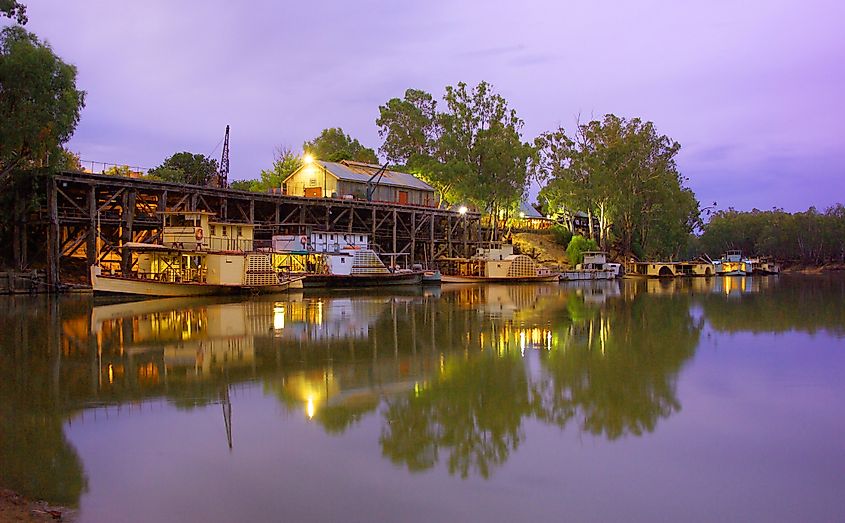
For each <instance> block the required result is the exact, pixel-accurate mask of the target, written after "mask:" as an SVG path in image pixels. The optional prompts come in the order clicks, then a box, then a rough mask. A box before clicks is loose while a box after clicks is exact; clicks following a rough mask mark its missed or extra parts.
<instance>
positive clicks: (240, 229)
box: [238, 227, 244, 236]
mask: <svg viewBox="0 0 845 523" xmlns="http://www.w3.org/2000/svg"><path fill="white" fill-rule="evenodd" d="M243 235H244V232H243V227H238V236H243Z"/></svg>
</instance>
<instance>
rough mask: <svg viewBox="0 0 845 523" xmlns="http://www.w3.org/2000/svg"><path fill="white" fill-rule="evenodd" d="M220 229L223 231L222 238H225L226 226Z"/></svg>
mask: <svg viewBox="0 0 845 523" xmlns="http://www.w3.org/2000/svg"><path fill="white" fill-rule="evenodd" d="M221 229H222V230H223V236H226V226H225V225H224V226H223V227H221Z"/></svg>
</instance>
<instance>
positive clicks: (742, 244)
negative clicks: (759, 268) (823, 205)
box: [698, 204, 845, 265]
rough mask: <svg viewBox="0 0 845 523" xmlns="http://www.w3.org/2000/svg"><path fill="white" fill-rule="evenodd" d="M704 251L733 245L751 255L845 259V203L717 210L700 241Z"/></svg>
mask: <svg viewBox="0 0 845 523" xmlns="http://www.w3.org/2000/svg"><path fill="white" fill-rule="evenodd" d="M698 244H699V245H698V246H699V248H700V250H701V251H703V252H706V253H707V254H709V255H710V256H711V257H714V258H715V257H718V256H720V255H721V254H722V253H723V252H725V251H727V250H731V249H739V250H742V252H743V253H745V254H746V255H749V256H773V257H775V258H777V259H779V260H783V261H796V262H801V263H807V264H816V265H818V264H822V263H826V262H840V263H843V262H845V207H843V206H842V204H837V205H835V206H833V207H830V208H828V209H827V210H825V211H824V212H819V211H818V210H816V208H814V207H810V208H809V209H807V210H806V211H804V212H796V213H788V212H785V211H784V210H782V209H773V210H771V211H760V210H757V209H754V210H753V211H750V212H742V211H737V210H734V209H728V210H726V211H719V212H717V213H715V214H714V215H713V216H712V217H711V218H710V221H709V222H708V223H707V224H706V225H705V226H704V232H703V233H702V235H701V237H700V238H699V241H698Z"/></svg>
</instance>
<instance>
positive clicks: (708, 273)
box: [704, 267, 713, 276]
mask: <svg viewBox="0 0 845 523" xmlns="http://www.w3.org/2000/svg"><path fill="white" fill-rule="evenodd" d="M704 275H705V276H713V272H712V271H711V270H710V267H707V268H706V269H704Z"/></svg>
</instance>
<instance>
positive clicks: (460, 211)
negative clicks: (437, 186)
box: [458, 205, 467, 216]
mask: <svg viewBox="0 0 845 523" xmlns="http://www.w3.org/2000/svg"><path fill="white" fill-rule="evenodd" d="M466 213H467V206H466V205H461V206H460V207H458V214H460V215H461V216H463V215H465V214H466Z"/></svg>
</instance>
